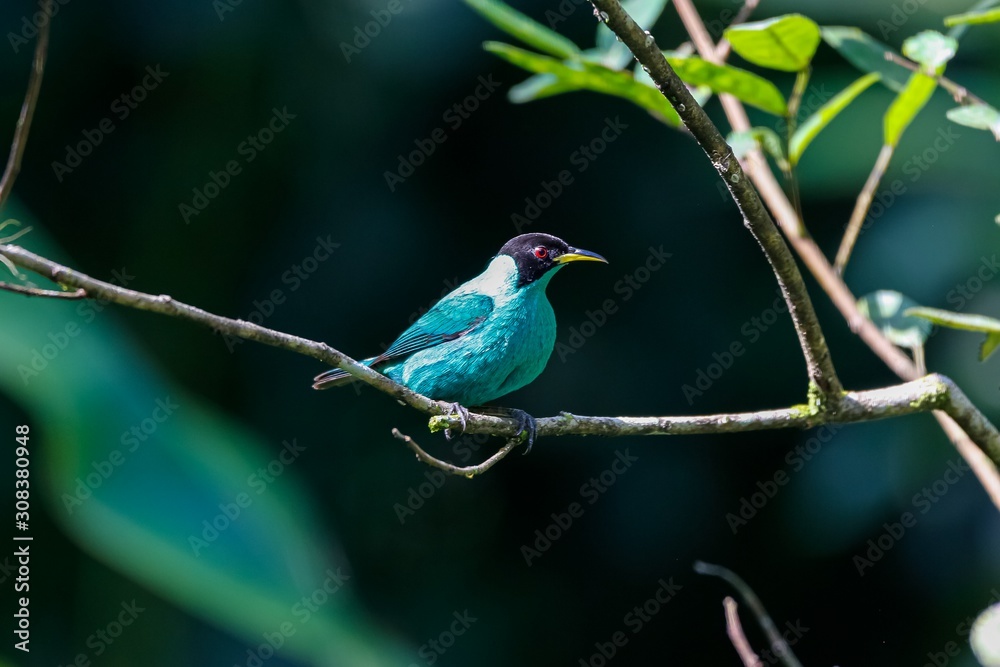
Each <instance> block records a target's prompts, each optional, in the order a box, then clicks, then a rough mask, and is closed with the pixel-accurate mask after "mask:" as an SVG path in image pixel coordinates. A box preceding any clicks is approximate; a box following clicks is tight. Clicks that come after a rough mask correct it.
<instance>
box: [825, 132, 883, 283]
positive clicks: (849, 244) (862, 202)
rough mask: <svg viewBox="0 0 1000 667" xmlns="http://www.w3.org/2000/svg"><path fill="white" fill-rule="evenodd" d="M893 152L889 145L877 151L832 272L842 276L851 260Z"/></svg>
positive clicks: (855, 204) (841, 241) (838, 250)
mask: <svg viewBox="0 0 1000 667" xmlns="http://www.w3.org/2000/svg"><path fill="white" fill-rule="evenodd" d="M895 151H896V147H895V146H892V145H891V144H885V145H884V146H882V150H880V151H879V153H878V158H877V159H876V160H875V166H874V167H872V170H871V173H870V174H868V180H866V181H865V186H864V187H863V188H861V192H860V193H858V199H857V201H856V202H855V203H854V210H853V211H852V212H851V219H850V220H849V221H848V222H847V229H846V230H845V231H844V237H843V238H842V239H841V240H840V247H839V248H838V249H837V258H836V260H835V261H834V263H833V270H834V271H836V272H837V273H838V274H839V275H843V273H844V269H845V268H846V267H847V262H848V260H850V259H851V251H852V250H854V244H855V243H856V242H857V240H858V236H860V235H861V226H862V224H863V223H864V221H865V216H866V215H868V210H869V209H870V208H871V207H872V200H873V199H875V191H876V190H878V186H879V183H881V182H882V177H883V176H885V170H886V169H888V168H889V161H890V160H892V154H893V153H894V152H895Z"/></svg>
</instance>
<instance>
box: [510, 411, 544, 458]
mask: <svg viewBox="0 0 1000 667" xmlns="http://www.w3.org/2000/svg"><path fill="white" fill-rule="evenodd" d="M510 416H511V417H513V418H514V419H516V420H517V437H519V438H520V437H523V436H524V435H525V433H527V436H528V437H527V445H528V446H527V447H525V448H524V454H527V453H528V452H530V451H531V446H532V445H534V444H535V435H537V433H538V422H537V421H535V418H534V417H532V416H531V415H529V414H528V413H527V412H525V411H524V410H518V409H517V408H511V410H510ZM524 454H522V456H523V455H524Z"/></svg>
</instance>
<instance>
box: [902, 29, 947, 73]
mask: <svg viewBox="0 0 1000 667" xmlns="http://www.w3.org/2000/svg"><path fill="white" fill-rule="evenodd" d="M957 51H958V40H956V39H955V38H953V37H947V36H945V35H942V34H941V33H939V32H936V31H934V30H924V31H923V32H921V33H918V34H916V35H913V36H912V37H907V38H906V41H904V42H903V55H905V56H906V57H907V58H909V59H910V60H913V61H915V62H918V63H920V64H921V65H923V66H924V68H925V69H926V70H927V72H928V73H933V72H937V70H938V68H939V67H941V66H942V65H944V64H945V63H947V62H948V61H949V60H951V59H952V58H954V57H955V53H956V52H957Z"/></svg>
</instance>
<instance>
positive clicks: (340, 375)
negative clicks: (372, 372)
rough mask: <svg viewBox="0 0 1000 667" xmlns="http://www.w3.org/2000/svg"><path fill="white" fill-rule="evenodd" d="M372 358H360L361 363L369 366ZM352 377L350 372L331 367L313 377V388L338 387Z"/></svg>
mask: <svg viewBox="0 0 1000 667" xmlns="http://www.w3.org/2000/svg"><path fill="white" fill-rule="evenodd" d="M374 360H375V358H374V357H372V358H371V359H362V360H361V363H362V364H364V365H365V366H370V365H371V363H372V361H374ZM352 379H353V377H352V376H351V374H350V373H348V372H346V371H342V370H340V369H339V368H333V369H330V370H328V371H325V372H323V373H320V374H319V375H317V376H316V377H314V378H313V389H330V388H331V387H339V386H340V385H343V384H347V383H348V382H350V381H351V380H352Z"/></svg>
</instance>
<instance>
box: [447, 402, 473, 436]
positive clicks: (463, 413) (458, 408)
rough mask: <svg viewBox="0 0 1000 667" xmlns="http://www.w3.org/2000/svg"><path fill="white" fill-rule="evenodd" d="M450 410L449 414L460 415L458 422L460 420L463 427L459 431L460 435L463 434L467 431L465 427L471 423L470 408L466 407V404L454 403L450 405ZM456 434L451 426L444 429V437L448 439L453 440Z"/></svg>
mask: <svg viewBox="0 0 1000 667" xmlns="http://www.w3.org/2000/svg"><path fill="white" fill-rule="evenodd" d="M448 410H449V411H450V412H449V414H453V415H454V414H457V415H458V422H459V425H460V426H461V428H462V430H461V431H459V433H458V435H462V434H463V433H465V427H466V426H468V424H469V410H468V408H466V407H465V406H464V405H460V404H458V403H452V404H451V405H449V406H448ZM454 435H455V434H454V433H452V430H451V429H450V428H446V429H445V430H444V437H445V438H446V439H448V440H451V439H452V438H453V437H454Z"/></svg>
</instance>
